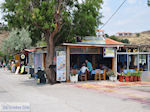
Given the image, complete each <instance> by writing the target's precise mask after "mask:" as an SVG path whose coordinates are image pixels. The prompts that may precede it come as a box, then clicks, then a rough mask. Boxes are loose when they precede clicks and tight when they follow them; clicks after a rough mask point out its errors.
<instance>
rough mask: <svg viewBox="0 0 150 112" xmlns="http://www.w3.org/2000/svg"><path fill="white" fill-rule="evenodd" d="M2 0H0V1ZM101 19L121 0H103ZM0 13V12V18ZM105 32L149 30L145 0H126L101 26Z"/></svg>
mask: <svg viewBox="0 0 150 112" xmlns="http://www.w3.org/2000/svg"><path fill="white" fill-rule="evenodd" d="M3 1H4V0H0V3H2V2H3ZM103 1H104V4H103V9H102V12H103V16H104V17H103V19H102V22H103V23H105V22H106V20H107V19H108V18H109V17H110V16H111V15H112V14H113V12H114V11H115V10H116V9H117V8H118V7H119V5H120V4H121V3H122V2H123V0H103ZM1 17H2V13H1V12H0V18H1ZM103 29H104V30H105V33H108V34H115V33H116V32H133V33H134V32H141V31H146V30H150V7H148V6H147V0H127V2H126V3H125V4H124V5H123V7H122V8H121V9H120V10H119V12H118V13H117V14H116V15H115V16H114V17H113V18H112V19H111V21H110V22H109V23H108V24H107V25H106V26H105V27H104V28H103Z"/></svg>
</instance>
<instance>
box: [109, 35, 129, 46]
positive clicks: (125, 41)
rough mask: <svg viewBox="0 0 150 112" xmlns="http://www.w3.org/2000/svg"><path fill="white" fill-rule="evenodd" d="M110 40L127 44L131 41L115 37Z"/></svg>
mask: <svg viewBox="0 0 150 112" xmlns="http://www.w3.org/2000/svg"><path fill="white" fill-rule="evenodd" d="M109 38H110V39H112V40H115V41H118V42H122V43H126V44H129V43H130V41H129V40H128V39H119V38H117V37H116V36H114V35H112V36H110V37H109Z"/></svg>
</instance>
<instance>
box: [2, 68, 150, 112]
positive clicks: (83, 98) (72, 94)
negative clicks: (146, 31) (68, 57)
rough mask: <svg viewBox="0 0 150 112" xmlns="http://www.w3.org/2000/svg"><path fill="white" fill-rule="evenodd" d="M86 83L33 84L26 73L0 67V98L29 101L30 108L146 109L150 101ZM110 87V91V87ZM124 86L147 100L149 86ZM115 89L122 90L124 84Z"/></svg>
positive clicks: (70, 111)
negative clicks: (124, 95) (22, 73)
mask: <svg viewBox="0 0 150 112" xmlns="http://www.w3.org/2000/svg"><path fill="white" fill-rule="evenodd" d="M86 84H88V87H89V88H84V87H82V86H83V85H84V86H86V87H87V85H85V83H78V84H70V83H61V84H56V85H49V84H46V85H37V84H36V81H35V80H34V79H29V78H28V76H27V75H15V74H13V73H10V72H9V71H4V70H2V69H0V102H2V103H5V102H24V103H30V105H31V112H150V103H142V102H140V101H141V100H133V99H131V98H128V96H127V97H118V96H119V92H118V94H113V93H111V92H110V94H106V93H104V92H102V91H101V89H103V90H104V88H105V87H104V88H102V87H101V88H98V87H95V86H92V85H93V84H94V83H86ZM91 84H92V85H91ZM81 85H82V86H81ZM90 88H92V89H90ZM93 88H94V89H93ZM145 88H146V89H145ZM111 89H112V90H111V91H113V89H114V88H111ZM105 90H106V88H105ZM114 90H115V89H114ZM127 90H128V91H127V92H129V93H130V92H131V91H132V90H135V91H138V92H141V91H142V93H141V94H145V95H147V96H146V98H147V100H149V99H150V95H149V94H148V93H149V91H150V88H149V87H134V88H132V87H131V88H127ZM144 90H145V91H144ZM107 91H108V90H107ZM109 91H110V90H109ZM117 91H126V88H123V89H119V90H117ZM143 91H144V93H143ZM115 92H116V90H115ZM130 95H131V94H130ZM120 96H121V95H120ZM133 96H134V95H133ZM138 97H140V96H138ZM140 98H141V97H140Z"/></svg>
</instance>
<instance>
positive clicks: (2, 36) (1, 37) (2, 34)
mask: <svg viewBox="0 0 150 112" xmlns="http://www.w3.org/2000/svg"><path fill="white" fill-rule="evenodd" d="M5 38H8V32H6V31H1V32H0V46H1V43H2V41H3V40H4V39H5Z"/></svg>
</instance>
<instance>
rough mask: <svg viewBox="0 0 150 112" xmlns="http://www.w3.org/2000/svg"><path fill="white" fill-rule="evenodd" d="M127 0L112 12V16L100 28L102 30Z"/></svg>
mask: <svg viewBox="0 0 150 112" xmlns="http://www.w3.org/2000/svg"><path fill="white" fill-rule="evenodd" d="M126 1H127V0H124V1H123V2H122V3H121V5H120V6H119V7H118V8H117V10H116V11H115V12H114V13H113V14H112V16H110V18H109V19H108V20H107V21H106V23H105V24H103V26H102V27H101V28H100V30H101V29H102V28H104V27H105V26H106V25H107V24H108V22H109V21H110V20H111V19H112V18H113V16H114V15H115V14H116V13H117V12H118V11H119V9H120V8H121V7H122V6H123V5H124V3H125V2H126Z"/></svg>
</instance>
